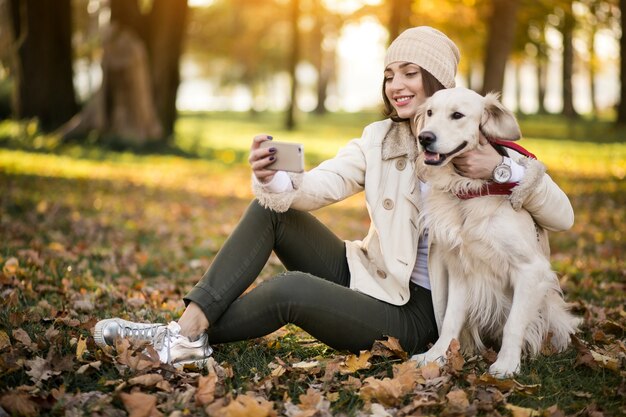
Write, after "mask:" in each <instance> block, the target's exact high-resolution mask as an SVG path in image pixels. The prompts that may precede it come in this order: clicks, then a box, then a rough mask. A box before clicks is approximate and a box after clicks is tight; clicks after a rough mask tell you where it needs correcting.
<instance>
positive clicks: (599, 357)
mask: <svg viewBox="0 0 626 417" xmlns="http://www.w3.org/2000/svg"><path fill="white" fill-rule="evenodd" d="M590 353H591V357H592V358H593V360H594V361H596V363H597V364H598V365H600V366H601V367H602V368H605V369H609V370H611V371H613V372H619V368H620V362H619V359H617V358H613V357H611V356H607V355H603V354H601V353H599V352H596V351H595V350H591V349H590Z"/></svg>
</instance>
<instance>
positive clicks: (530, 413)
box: [505, 404, 541, 417]
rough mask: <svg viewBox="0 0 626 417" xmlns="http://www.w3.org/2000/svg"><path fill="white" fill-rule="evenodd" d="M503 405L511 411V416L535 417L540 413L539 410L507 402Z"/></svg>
mask: <svg viewBox="0 0 626 417" xmlns="http://www.w3.org/2000/svg"><path fill="white" fill-rule="evenodd" d="M505 407H506V408H507V409H508V410H509V411H510V412H511V415H512V416H513V417H535V416H540V415H541V413H540V412H539V411H537V410H533V409H532V408H525V407H518V406H516V405H513V404H507V405H506V406H505Z"/></svg>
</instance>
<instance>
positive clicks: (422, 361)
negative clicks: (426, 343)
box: [411, 350, 446, 367]
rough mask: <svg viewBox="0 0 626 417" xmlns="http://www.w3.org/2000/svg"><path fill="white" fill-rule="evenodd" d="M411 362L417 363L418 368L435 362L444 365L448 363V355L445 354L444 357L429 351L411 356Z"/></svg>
mask: <svg viewBox="0 0 626 417" xmlns="http://www.w3.org/2000/svg"><path fill="white" fill-rule="evenodd" d="M411 360H412V361H415V362H416V364H417V366H418V367H422V366H424V365H426V364H427V363H429V362H435V363H436V364H438V365H443V364H445V363H446V355H445V353H444V354H443V355H442V354H439V353H436V352H431V351H430V350H429V351H428V352H426V353H420V354H419V355H413V356H411Z"/></svg>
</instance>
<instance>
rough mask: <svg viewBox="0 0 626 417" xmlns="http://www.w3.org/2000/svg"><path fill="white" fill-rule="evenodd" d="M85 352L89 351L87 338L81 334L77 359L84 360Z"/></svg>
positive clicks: (77, 345) (77, 344)
mask: <svg viewBox="0 0 626 417" xmlns="http://www.w3.org/2000/svg"><path fill="white" fill-rule="evenodd" d="M85 352H87V339H86V338H83V336H80V339H78V343H76V359H78V360H79V361H82V360H83V355H84V354H85Z"/></svg>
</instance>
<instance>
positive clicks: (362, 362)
mask: <svg viewBox="0 0 626 417" xmlns="http://www.w3.org/2000/svg"><path fill="white" fill-rule="evenodd" d="M371 357H372V354H371V353H370V352H369V351H367V350H363V351H361V353H360V354H359V356H356V355H348V357H347V358H346V360H345V362H344V363H343V364H342V365H341V367H340V368H339V371H340V372H341V373H342V374H351V373H354V372H356V371H360V370H361V369H369V367H370V366H372V364H371V363H370V362H369V360H370V358H371Z"/></svg>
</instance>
